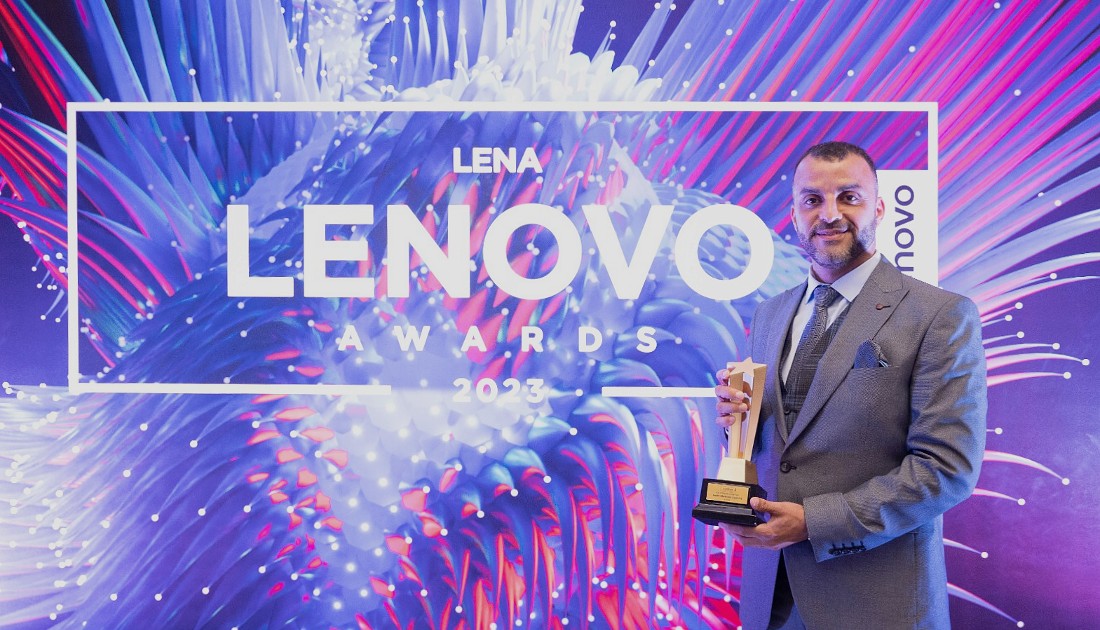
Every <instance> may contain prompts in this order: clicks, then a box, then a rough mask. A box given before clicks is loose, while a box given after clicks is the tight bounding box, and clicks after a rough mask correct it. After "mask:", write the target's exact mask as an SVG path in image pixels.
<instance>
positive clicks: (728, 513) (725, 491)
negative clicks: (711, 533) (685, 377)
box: [691, 357, 768, 526]
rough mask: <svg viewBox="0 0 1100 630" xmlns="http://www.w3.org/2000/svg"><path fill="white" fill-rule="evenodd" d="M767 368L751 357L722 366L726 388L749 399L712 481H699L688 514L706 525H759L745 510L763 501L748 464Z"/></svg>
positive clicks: (731, 428) (753, 514)
mask: <svg viewBox="0 0 1100 630" xmlns="http://www.w3.org/2000/svg"><path fill="white" fill-rule="evenodd" d="M767 370H768V367H767V366H766V365H764V364H762V363H756V362H754V361H753V360H752V357H749V358H747V359H744V360H742V361H732V362H730V363H728V364H726V378H727V383H726V384H727V385H729V386H730V387H731V388H733V389H738V390H741V391H743V392H745V393H746V394H748V395H749V410H748V412H746V413H744V414H741V415H740V416H739V417H736V418H734V420H733V423H732V424H730V426H729V428H728V431H729V446H728V449H727V451H726V456H725V457H723V458H722V461H721V463H720V464H719V466H718V473H717V474H716V475H715V478H713V479H703V485H702V487H701V488H700V491H699V503H698V504H697V505H696V506H695V508H694V509H692V511H691V514H692V516H693V517H695V518H696V519H698V520H700V521H702V522H704V523H707V524H708V525H717V524H719V523H733V524H736V525H748V526H755V525H759V524H760V523H762V522H763V521H762V520H761V518H760V517H759V515H758V514H756V512H754V511H753V509H752V508H751V507H750V506H749V500H750V499H752V498H753V497H762V498H767V492H766V491H765V490H764V489H763V488H761V487H760V485H759V482H758V479H757V476H756V466H755V465H753V463H752V462H751V461H749V460H750V459H751V458H752V448H753V443H754V442H755V441H756V432H757V428H758V426H759V424H760V401H761V400H762V398H763V396H764V379H765V376H766V374H767Z"/></svg>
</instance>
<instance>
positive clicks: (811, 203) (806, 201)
mask: <svg viewBox="0 0 1100 630" xmlns="http://www.w3.org/2000/svg"><path fill="white" fill-rule="evenodd" d="M818 203H819V200H818V199H817V197H807V198H806V199H804V200H802V205H804V206H816V205H817V204H818Z"/></svg>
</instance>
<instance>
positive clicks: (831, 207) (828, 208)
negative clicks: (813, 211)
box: [817, 199, 841, 223]
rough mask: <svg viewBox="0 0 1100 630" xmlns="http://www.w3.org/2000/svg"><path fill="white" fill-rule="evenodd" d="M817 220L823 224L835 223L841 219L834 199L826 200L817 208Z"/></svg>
mask: <svg viewBox="0 0 1100 630" xmlns="http://www.w3.org/2000/svg"><path fill="white" fill-rule="evenodd" d="M817 216H818V218H819V219H820V220H821V221H822V222H824V223H835V222H837V221H839V220H840V219H841V214H840V209H839V208H838V207H837V203H836V199H826V200H825V201H824V202H822V204H821V205H820V206H818V215H817Z"/></svg>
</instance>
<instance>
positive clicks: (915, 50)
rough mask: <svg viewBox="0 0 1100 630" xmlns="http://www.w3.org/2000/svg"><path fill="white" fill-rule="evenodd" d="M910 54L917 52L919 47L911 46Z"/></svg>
mask: <svg viewBox="0 0 1100 630" xmlns="http://www.w3.org/2000/svg"><path fill="white" fill-rule="evenodd" d="M909 52H911V53H913V52H917V47H916V46H910V47H909Z"/></svg>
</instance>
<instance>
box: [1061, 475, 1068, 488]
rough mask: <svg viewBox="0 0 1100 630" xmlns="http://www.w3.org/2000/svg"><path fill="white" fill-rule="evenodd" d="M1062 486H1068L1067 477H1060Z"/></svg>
mask: <svg viewBox="0 0 1100 630" xmlns="http://www.w3.org/2000/svg"><path fill="white" fill-rule="evenodd" d="M1062 485H1063V486H1068V485H1069V477H1062Z"/></svg>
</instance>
